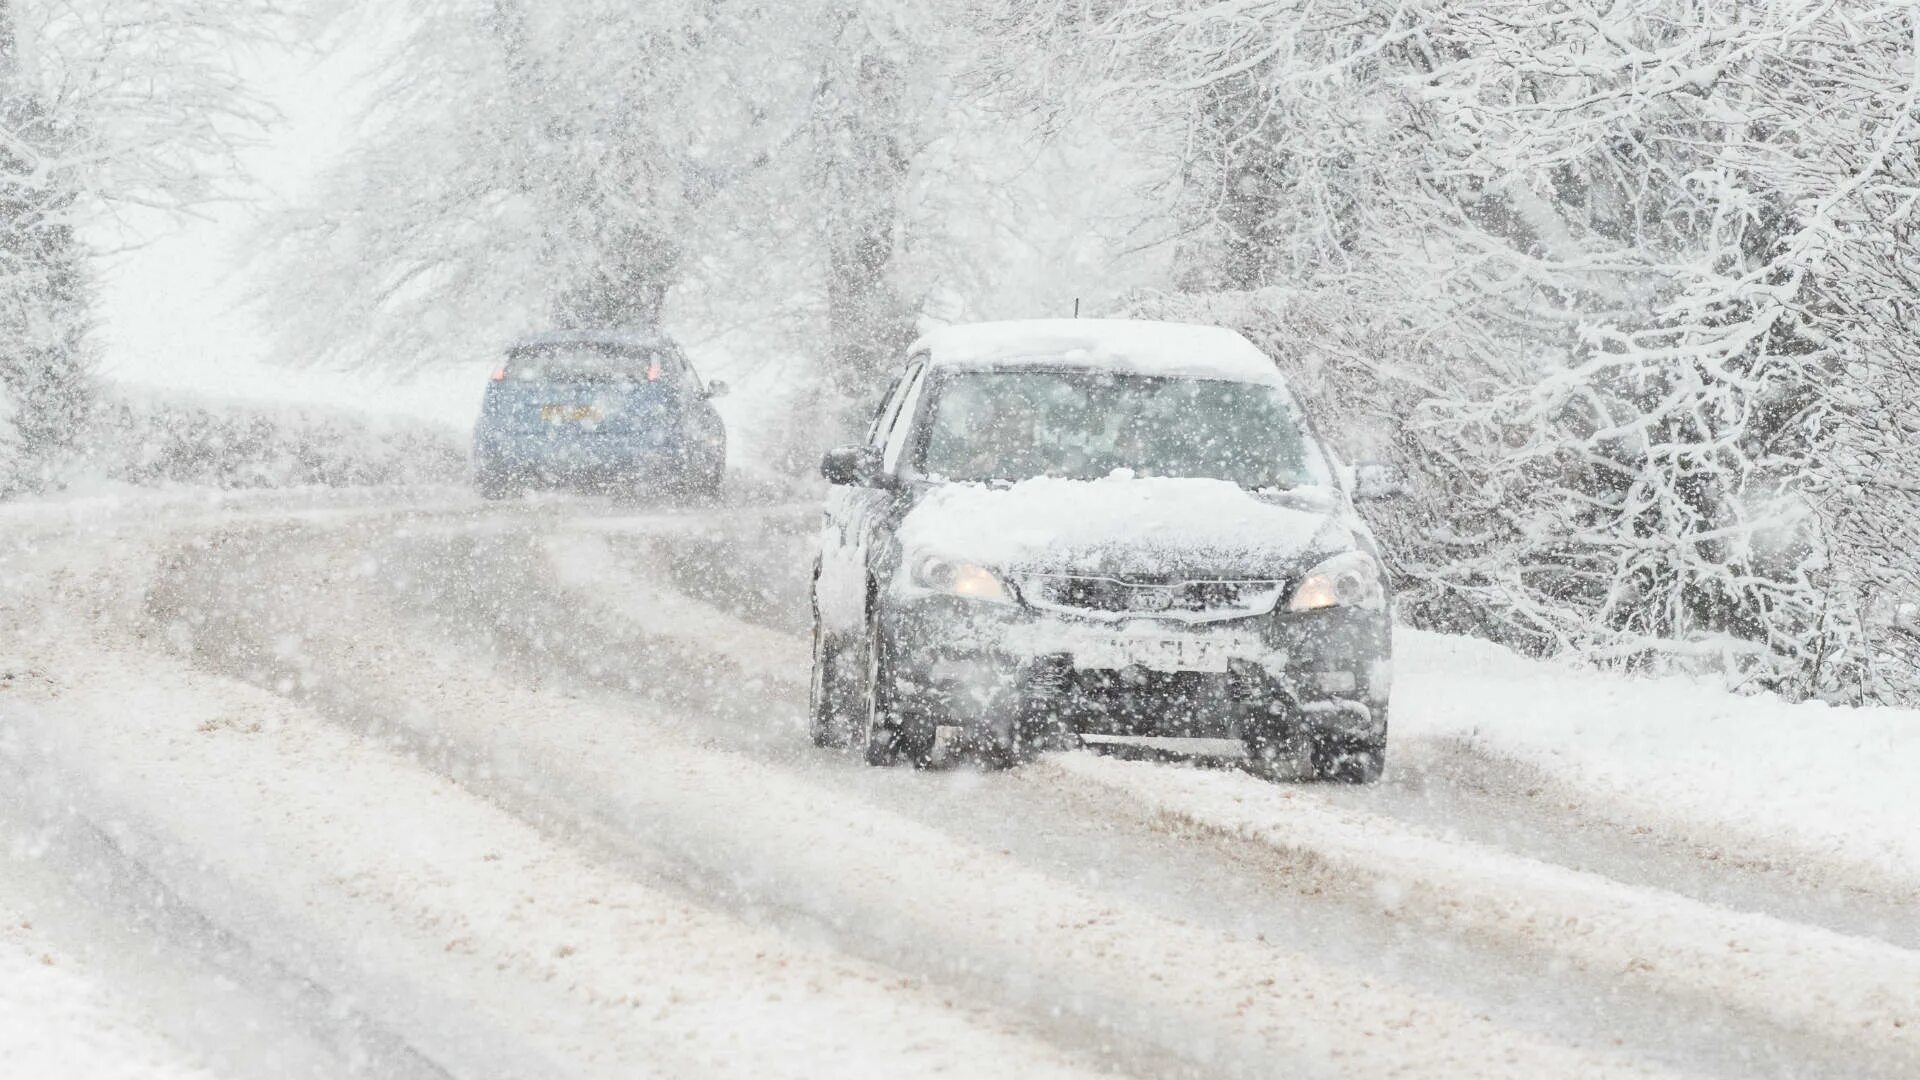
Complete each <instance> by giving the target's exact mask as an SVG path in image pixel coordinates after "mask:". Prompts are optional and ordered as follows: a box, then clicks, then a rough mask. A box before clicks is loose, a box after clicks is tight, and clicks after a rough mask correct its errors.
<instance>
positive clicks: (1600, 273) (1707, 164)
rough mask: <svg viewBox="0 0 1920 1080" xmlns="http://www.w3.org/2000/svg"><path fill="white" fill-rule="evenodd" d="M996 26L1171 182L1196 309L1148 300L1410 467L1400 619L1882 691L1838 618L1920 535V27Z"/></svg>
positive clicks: (1276, 14)
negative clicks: (1917, 124) (1905, 527)
mask: <svg viewBox="0 0 1920 1080" xmlns="http://www.w3.org/2000/svg"><path fill="white" fill-rule="evenodd" d="M999 15H1000V18H1001V20H1002V25H1003V26H1005V27H1008V28H1010V32H1011V34H1012V36H1013V37H1014V38H1016V39H1017V40H1019V41H1021V42H1025V43H1028V44H1029V45H1031V43H1033V42H1035V41H1038V42H1042V43H1043V44H1044V52H1045V53H1046V55H1048V56H1050V57H1051V58H1053V61H1054V62H1053V63H1048V64H1040V65H1030V66H1032V67H1034V68H1036V69H1038V70H1043V71H1045V72H1047V75H1048V79H1047V84H1048V85H1050V86H1055V87H1057V86H1059V85H1061V84H1062V83H1066V84H1068V85H1070V86H1073V87H1075V88H1076V89H1075V98H1076V100H1075V101H1074V102H1073V104H1075V105H1077V106H1078V108H1079V110H1080V111H1081V113H1082V115H1085V116H1092V117H1096V118H1098V119H1099V122H1101V123H1104V124H1106V125H1107V126H1110V127H1125V128H1129V129H1133V130H1138V131H1140V132H1141V133H1142V153H1144V154H1148V155H1153V156H1157V157H1159V158H1161V159H1162V160H1164V162H1165V163H1166V164H1165V167H1164V169H1163V172H1162V175H1161V176H1160V178H1159V181H1158V182H1159V185H1160V187H1161V189H1162V190H1164V191H1166V192H1168V193H1170V201H1171V202H1172V204H1173V205H1174V206H1175V207H1176V208H1177V210H1176V218H1177V221H1178V224H1177V227H1176V228H1173V229H1170V230H1168V232H1169V234H1170V235H1172V236H1175V237H1178V243H1179V246H1180V250H1181V263H1182V270H1181V273H1180V283H1181V285H1182V286H1183V287H1182V289H1181V290H1180V291H1179V292H1176V293H1172V294H1156V295H1152V296H1146V297H1142V298H1141V299H1140V301H1139V304H1138V306H1139V308H1140V310H1143V311H1152V312H1157V313H1166V312H1177V313H1186V314H1199V315H1202V316H1204V317H1211V318H1214V319H1217V320H1226V321H1234V322H1238V323H1240V324H1241V325H1243V326H1245V327H1246V328H1247V329H1249V330H1250V331H1252V332H1254V333H1255V334H1256V336H1258V337H1261V338H1263V339H1265V340H1267V341H1269V342H1270V343H1271V344H1272V345H1273V346H1274V349H1275V352H1276V354H1277V355H1278V356H1280V357H1281V359H1282V361H1283V362H1284V363H1287V364H1288V365H1290V366H1291V367H1292V368H1293V369H1294V370H1295V372H1296V375H1297V377H1298V379H1299V381H1300V383H1301V384H1302V386H1303V387H1304V388H1305V389H1306V390H1307V391H1308V392H1309V393H1310V394H1311V395H1312V396H1313V397H1315V398H1317V399H1318V400H1319V403H1320V405H1321V409H1322V412H1323V413H1325V414H1327V415H1330V416H1333V417H1336V418H1337V423H1336V425H1335V427H1336V430H1338V431H1340V432H1341V433H1342V434H1343V435H1344V436H1346V437H1347V438H1349V439H1350V440H1351V441H1352V442H1354V443H1355V444H1357V445H1356V446H1355V447H1354V449H1355V450H1356V451H1359V450H1367V451H1372V452H1384V453H1388V454H1390V455H1392V456H1394V457H1396V458H1398V459H1400V460H1401V461H1402V462H1403V463H1404V464H1405V465H1407V466H1408V467H1409V468H1410V469H1411V470H1412V471H1413V472H1414V473H1415V474H1416V478H1417V483H1416V486H1415V490H1416V497H1415V498H1414V499H1413V500H1411V501H1410V502H1409V503H1408V504H1407V505H1405V506H1403V507H1402V508H1401V509H1399V510H1397V511H1393V512H1389V514H1388V515H1387V517H1386V519H1385V520H1384V521H1383V526H1384V528H1385V529H1386V531H1387V532H1388V533H1389V534H1390V535H1391V536H1392V538H1393V540H1394V543H1393V544H1392V545H1391V547H1392V550H1393V551H1394V552H1395V553H1396V557H1397V558H1396V561H1397V566H1396V569H1397V570H1398V571H1399V574H1400V576H1401V578H1402V581H1403V584H1404V585H1405V586H1406V589H1405V591H1404V592H1403V597H1404V599H1405V603H1406V607H1407V610H1408V611H1409V613H1410V614H1411V615H1413V617H1415V618H1416V619H1417V620H1419V621H1422V622H1425V623H1428V624H1431V625H1438V626H1444V627H1452V628H1456V629H1467V630H1472V631H1475V632H1480V633H1486V634H1489V635H1491V636H1495V637H1500V638H1502V639H1505V640H1508V641H1512V642H1515V643H1517V644H1521V645H1524V646H1527V647H1529V648H1532V649H1535V650H1539V651H1554V650H1566V649H1573V650H1577V651H1580V652H1583V653H1585V654H1587V655H1590V656H1594V657H1597V658H1603V659H1610V660H1615V661H1621V662H1629V663H1636V664H1637V663H1643V662H1649V661H1656V660H1657V661H1660V662H1669V661H1671V660H1673V659H1675V658H1679V659H1681V660H1682V661H1684V662H1687V663H1689V664H1700V665H1706V666H1712V667H1715V668H1718V669H1721V670H1725V671H1727V672H1728V673H1729V674H1730V675H1733V676H1735V677H1736V678H1739V679H1742V680H1749V681H1752V682H1755V683H1757V684H1759V685H1770V686H1777V687H1780V688H1782V689H1785V690H1790V691H1793V692H1799V693H1810V692H1822V693H1825V692H1840V693H1850V692H1859V690H1860V688H1861V685H1862V684H1860V683H1859V681H1858V680H1857V679H1856V680H1855V681H1854V683H1853V685H1852V687H1851V688H1849V687H1848V686H1846V685H1842V684H1843V683H1844V682H1845V681H1846V678H1847V677H1843V676H1841V675H1840V674H1839V670H1840V669H1841V668H1846V667H1848V666H1849V665H1850V666H1851V667H1852V668H1853V669H1855V670H1856V671H1857V670H1858V669H1859V666H1860V665H1861V664H1862V663H1865V662H1866V660H1867V658H1868V657H1870V656H1872V655H1878V652H1877V651H1876V650H1879V649H1880V648H1881V646H1876V645H1873V644H1871V641H1872V640H1873V638H1874V635H1872V634H1870V633H1867V632H1866V631H1865V630H1864V629H1863V625H1864V624H1863V623H1862V615H1861V612H1860V609H1859V605H1858V604H1857V603H1854V602H1852V601H1849V600H1848V596H1849V595H1857V590H1858V587H1859V584H1860V583H1861V582H1862V581H1863V580H1865V579H1866V578H1872V579H1873V580H1876V581H1882V582H1884V581H1886V580H1887V575H1888V574H1889V573H1892V572H1893V567H1892V566H1891V565H1890V560H1889V559H1888V558H1887V557H1886V556H1885V555H1884V554H1880V553H1883V552H1886V551H1887V550H1888V548H1887V546H1886V541H1887V540H1889V539H1891V538H1892V537H1893V536H1895V535H1897V534H1898V532H1899V529H1900V528H1901V523H1903V522H1906V523H1910V522H1911V521H1912V520H1913V518H1912V516H1911V514H1910V513H1909V512H1908V511H1909V510H1910V508H1908V507H1901V508H1900V509H1899V510H1879V512H1878V513H1876V512H1875V510H1878V509H1879V508H1881V507H1886V506H1888V504H1889V502H1890V500H1888V499H1886V498H1878V499H1876V498H1875V497H1874V496H1872V495H1869V494H1867V493H1868V492H1871V491H1874V490H1875V489H1874V488H1873V486H1872V484H1871V482H1870V481H1871V479H1872V478H1871V477H1869V476H1866V475H1863V473H1874V474H1877V475H1878V476H1879V477H1882V478H1887V479H1890V476H1889V474H1890V472H1891V470H1886V469H1877V468H1866V467H1865V466H1866V465H1867V463H1873V464H1875V465H1878V464H1880V463H1883V462H1891V461H1892V460H1893V459H1892V458H1891V457H1889V455H1892V454H1894V453H1895V452H1896V450H1895V448H1896V447H1899V448H1901V451H1902V452H1906V453H1910V452H1911V451H1907V450H1905V449H1904V448H1905V447H1908V446H1910V445H1911V443H1910V441H1903V440H1905V439H1906V434H1907V432H1908V431H1909V429H1908V428H1907V427H1906V426H1905V422H1904V421H1902V420H1899V419H1897V417H1898V415H1899V412H1900V410H1896V409H1894V408H1892V406H1893V405H1894V403H1895V402H1897V401H1898V400H1900V398H1901V391H1900V390H1898V389H1896V388H1897V387H1899V386H1900V385H1901V380H1902V379H1904V378H1907V377H1909V376H1908V374H1907V373H1909V372H1911V371H1912V362H1911V359H1910V357H1911V349H1912V346H1911V345H1910V344H1909V343H1908V342H1909V337H1908V336H1903V335H1902V334H1901V333H1900V332H1899V331H1898V330H1896V329H1895V328H1896V327H1897V326H1898V324H1899V323H1900V322H1901V321H1902V318H1903V315H1904V312H1905V311H1906V310H1907V308H1906V307H1904V306H1903V302H1902V300H1903V297H1904V296H1906V295H1908V294H1906V293H1905V292H1903V290H1904V289H1905V288H1906V287H1908V286H1909V285H1910V284H1911V282H1912V277H1911V273H1912V262H1911V255H1910V252H1911V250H1912V248H1911V246H1910V244H1904V243H1903V241H1904V240H1906V239H1907V237H1906V235H1905V233H1903V232H1902V231H1901V230H1903V229H1905V228H1907V227H1908V226H1907V225H1906V221H1907V219H1908V217H1909V215H1910V213H1911V209H1912V201H1913V196H1912V192H1913V190H1914V188H1913V186H1912V181H1911V179H1910V177H1911V169H1912V164H1911V163H1912V161H1913V160H1914V154H1913V143H1912V139H1913V132H1912V125H1913V124H1914V112H1915V110H1914V99H1913V94H1912V88H1913V86H1914V81H1913V80H1914V77H1915V75H1914V72H1915V68H1914V65H1915V55H1914V48H1913V34H1914V18H1915V16H1914V11H1913V9H1912V7H1911V6H1910V5H1888V6H1875V5H1801V4H1794V3H1778V4H1760V5H1755V4H1750V3H1749V4H1742V3H1736V2H1734V0H1629V2H1626V3H1587V2H1581V0H1570V2H1567V3H1559V4H1553V5H1545V6H1543V5H1539V4H1534V3H1530V2H1520V0H1508V2H1501V0H1494V2H1476V3H1465V2H1458V3H1448V2H1441V3H1433V4H1418V5H1409V4H1402V3H1387V2H1382V0H1336V2H1334V3H1313V4H1304V3H1299V2H1296V0H1233V2H1203V3H1192V4H1182V5H1168V4H1160V3H1152V2H1147V0H1112V2H1108V3H1101V4H1092V5H1083V4H1054V5H1014V4H1011V3H1009V4H1007V5H1004V6H1003V7H1002V9H1001V10H1000V12H999ZM1062 70H1065V71H1067V72H1069V73H1070V74H1069V75H1067V76H1065V77H1064V78H1063V77H1062V75H1061V71H1062ZM1863 331H1870V333H1863ZM1884 482H1886V479H1883V483H1884ZM1891 482H1892V483H1893V484H1894V485H1895V486H1896V488H1897V485H1898V480H1892V481H1891ZM1881 490H1882V491H1883V492H1884V490H1885V489H1881ZM1869 507H1873V508H1874V509H1869ZM1874 538H1877V539H1874ZM1896 550H1905V549H1904V548H1899V549H1896ZM1863 559H1864V561H1863ZM1867 564H1874V566H1873V568H1872V573H1869V572H1868V570H1869V567H1868V565H1867ZM1903 572H1904V571H1903ZM1876 574H1877V575H1878V576H1877V577H1875V576H1874V575H1876ZM1863 575H1864V577H1863ZM1882 621H1883V622H1885V623H1886V624H1887V625H1889V626H1892V625H1896V624H1897V620H1882ZM1882 637H1884V635H1882ZM1842 656H1845V657H1849V658H1850V659H1848V660H1845V661H1843V662H1841V663H1840V664H1838V665H1836V659H1837V658H1839V657H1842Z"/></svg>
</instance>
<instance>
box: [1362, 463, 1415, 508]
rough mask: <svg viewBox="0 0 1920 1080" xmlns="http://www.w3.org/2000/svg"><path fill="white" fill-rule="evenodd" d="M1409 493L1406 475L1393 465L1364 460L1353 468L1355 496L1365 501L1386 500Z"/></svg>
mask: <svg viewBox="0 0 1920 1080" xmlns="http://www.w3.org/2000/svg"><path fill="white" fill-rule="evenodd" d="M1406 493H1407V480H1406V477H1404V476H1402V475H1401V474H1400V470H1399V469H1396V468H1394V467H1393V466H1392V465H1388V464H1385V463H1384V462H1379V461H1363V462H1361V463H1360V464H1359V465H1357V466H1355V467H1354V470H1353V497H1354V498H1356V499H1359V500H1361V501H1363V502H1385V501H1387V500H1389V499H1397V498H1399V497H1400V496H1402V495H1404V494H1406Z"/></svg>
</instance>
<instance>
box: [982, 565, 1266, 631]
mask: <svg viewBox="0 0 1920 1080" xmlns="http://www.w3.org/2000/svg"><path fill="white" fill-rule="evenodd" d="M1018 584H1019V586H1020V596H1021V598H1022V599H1024V600H1025V601H1026V602H1027V603H1029V604H1032V605H1033V606H1035V607H1038V608H1044V609H1047V610H1049V611H1059V612H1065V613H1068V614H1073V615H1081V616H1085V617H1088V618H1094V619H1108V620H1119V619H1172V620H1176V621H1180V622H1217V621H1219V620H1222V619H1242V618H1246V617H1247V616H1250V615H1265V614H1266V613H1268V612H1270V611H1272V610H1273V609H1274V606H1275V605H1276V604H1278V603H1279V602H1280V592H1281V583H1280V582H1278V581H1180V582H1141V581H1124V580H1121V579H1119V578H1110V577H1080V576H1074V575H1067V574H1027V575H1024V576H1022V577H1021V578H1020V579H1019V582H1018Z"/></svg>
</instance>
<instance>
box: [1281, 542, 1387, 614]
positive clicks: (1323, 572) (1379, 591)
mask: <svg viewBox="0 0 1920 1080" xmlns="http://www.w3.org/2000/svg"><path fill="white" fill-rule="evenodd" d="M1332 607H1354V608H1361V609H1363V610H1366V611H1385V610H1386V607H1387V589H1386V586H1385V585H1384V584H1382V582H1381V580H1380V564H1379V563H1377V562H1375V561H1374V560H1373V556H1371V555H1368V554H1367V553H1366V552H1364V551H1349V552H1347V553H1346V554H1344V555H1335V556H1334V557H1333V558H1331V559H1328V560H1326V561H1325V562H1323V563H1321V564H1320V565H1319V566H1316V567H1314V568H1313V569H1312V570H1311V571H1309V572H1308V573H1307V576H1306V577H1304V578H1302V579H1301V580H1300V584H1299V585H1297V586H1295V587H1294V590H1293V598H1292V599H1290V600H1288V601H1287V610H1288V611H1319V610H1321V609H1322V608H1332Z"/></svg>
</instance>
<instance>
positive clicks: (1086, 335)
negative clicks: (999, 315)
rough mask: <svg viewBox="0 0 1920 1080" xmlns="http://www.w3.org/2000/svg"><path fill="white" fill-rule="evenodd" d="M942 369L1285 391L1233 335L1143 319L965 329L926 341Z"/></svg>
mask: <svg viewBox="0 0 1920 1080" xmlns="http://www.w3.org/2000/svg"><path fill="white" fill-rule="evenodd" d="M913 351H914V352H915V353H921V352H924V353H926V354H928V355H929V356H930V357H931V359H932V362H933V364H934V366H936V367H943V368H971V367H1009V366H1012V367H1021V366H1028V365H1032V366H1035V367H1062V366H1065V367H1085V368H1087V369H1089V370H1099V371H1121V372H1126V373H1128V374H1133V375H1161V376H1174V377H1180V378H1189V379H1220V380H1223V381H1228V382H1249V383H1265V384H1269V385H1274V386H1279V385H1283V384H1284V382H1285V380H1283V379H1282V378H1281V376H1280V370H1279V368H1277V367H1275V366H1274V363H1273V361H1272V360H1271V359H1269V358H1268V357H1267V355H1266V354H1265V353H1263V352H1261V351H1260V350H1259V349H1258V348H1256V347H1254V344H1253V343H1252V342H1251V341H1248V340H1247V339H1246V338H1244V337H1241V336H1240V335H1239V334H1237V333H1235V332H1233V331H1232V330H1228V329H1225V328H1224V327H1219V326H1201V325H1198V324H1193V323H1169V322H1149V321H1146V320H1143V319H1028V320H1021V321H1014V322H985V323H964V324H961V325H958V326H949V327H945V328H943V329H940V330H935V331H933V332H932V333H929V334H927V335H926V336H925V337H922V338H921V339H920V340H919V341H917V342H915V343H914V345H913Z"/></svg>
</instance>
